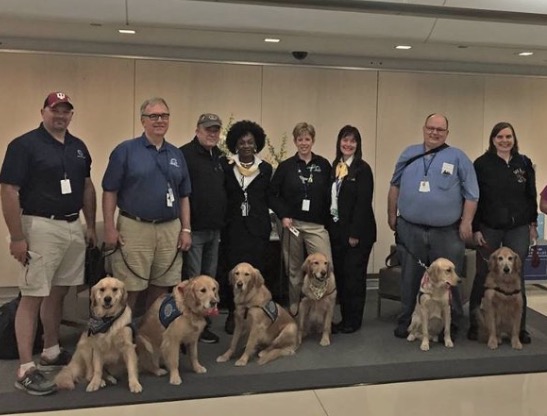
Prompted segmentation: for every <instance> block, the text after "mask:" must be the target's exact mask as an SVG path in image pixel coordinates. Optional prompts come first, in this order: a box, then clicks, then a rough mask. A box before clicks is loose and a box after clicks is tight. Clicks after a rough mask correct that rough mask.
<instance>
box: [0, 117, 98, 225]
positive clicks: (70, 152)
mask: <svg viewBox="0 0 547 416" xmlns="http://www.w3.org/2000/svg"><path fill="white" fill-rule="evenodd" d="M90 170H91V156H90V155H89V152H88V150H87V147H86V146H85V144H84V142H83V141H81V140H80V139H78V138H77V137H74V136H73V135H71V134H70V133H69V132H68V131H67V132H66V134H65V142H64V144H63V143H61V142H59V141H58V140H56V139H55V138H53V136H51V134H49V132H48V131H47V130H46V129H45V128H44V125H43V124H42V123H41V124H40V126H39V127H38V128H37V129H35V130H32V131H29V132H28V133H26V134H24V135H22V136H20V137H18V138H16V139H14V140H13V141H12V142H11V143H10V144H9V145H8V149H7V152H6V157H5V159H4V163H3V165H2V171H1V172H0V182H1V183H5V184H10V185H16V186H19V187H20V190H19V201H20V204H21V208H22V209H23V213H29V214H38V215H48V216H49V215H68V214H73V213H76V212H79V211H80V209H81V208H82V206H83V201H84V188H85V179H86V178H89V173H90ZM65 178H66V179H70V186H71V189H72V193H70V194H64V195H63V194H62V193H61V180H62V179H65Z"/></svg>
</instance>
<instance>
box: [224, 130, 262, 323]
mask: <svg viewBox="0 0 547 416" xmlns="http://www.w3.org/2000/svg"><path fill="white" fill-rule="evenodd" d="M265 139H266V135H265V133H264V130H263V129H262V127H260V125H258V124H257V123H254V122H252V121H247V120H243V121H239V122H237V123H235V124H234V125H233V126H232V127H231V128H230V130H229V131H228V134H227V135H226V145H227V146H228V149H229V150H230V152H231V153H233V154H234V156H233V157H231V158H227V159H223V163H222V167H223V169H224V172H225V177H226V193H227V195H228V209H227V217H226V228H225V229H224V230H223V234H222V240H223V246H224V248H225V256H226V263H227V264H226V265H227V267H228V270H231V269H232V268H234V266H236V265H237V264H238V263H241V262H247V263H250V264H252V265H253V266H254V267H255V268H257V269H258V270H260V271H261V272H262V273H264V264H265V256H266V253H267V248H268V242H269V240H270V231H271V220H270V214H269V211H268V192H269V187H270V178H271V176H272V165H270V164H269V163H268V162H265V161H263V160H261V159H260V158H259V157H258V156H257V154H258V153H259V152H260V151H261V150H262V149H263V148H264V144H265ZM231 296H232V295H231V294H230V299H229V300H228V305H227V306H228V310H229V315H228V318H227V320H226V325H225V329H226V332H228V333H232V332H233V325H234V321H233V299H232V297H231Z"/></svg>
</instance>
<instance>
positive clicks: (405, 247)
mask: <svg viewBox="0 0 547 416" xmlns="http://www.w3.org/2000/svg"><path fill="white" fill-rule="evenodd" d="M395 241H396V243H397V245H400V246H401V247H403V248H404V249H405V250H406V252H407V253H408V254H410V257H412V258H413V259H414V261H416V263H418V265H419V266H421V267H423V268H424V270H427V269H428V268H429V266H428V265H427V264H425V263H424V262H423V261H422V259H420V258H419V257H418V256H416V255H415V254H414V253H413V252H412V251H411V250H410V249H409V248H408V247H407V245H406V244H405V243H403V242H402V241H401V240H399V239H398V238H397V235H395ZM388 258H389V256H388ZM386 261H387V259H386Z"/></svg>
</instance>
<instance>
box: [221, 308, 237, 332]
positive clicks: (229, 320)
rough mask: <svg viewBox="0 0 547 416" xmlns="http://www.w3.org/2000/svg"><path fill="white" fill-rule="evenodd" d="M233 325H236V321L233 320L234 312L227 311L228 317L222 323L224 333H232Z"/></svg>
mask: <svg viewBox="0 0 547 416" xmlns="http://www.w3.org/2000/svg"><path fill="white" fill-rule="evenodd" d="M235 326H236V321H235V317H234V313H233V312H229V313H228V317H227V318H226V322H225V323H224V331H226V333H227V334H229V335H233V334H234V329H235Z"/></svg>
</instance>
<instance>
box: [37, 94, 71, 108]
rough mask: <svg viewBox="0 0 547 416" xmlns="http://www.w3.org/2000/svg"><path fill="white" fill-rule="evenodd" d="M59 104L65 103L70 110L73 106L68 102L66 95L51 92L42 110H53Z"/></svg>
mask: <svg viewBox="0 0 547 416" xmlns="http://www.w3.org/2000/svg"><path fill="white" fill-rule="evenodd" d="M61 103H67V104H68V105H69V106H70V108H74V106H73V105H72V103H71V102H70V97H69V96H68V95H66V94H65V93H64V92H60V91H54V92H51V93H50V94H49V95H48V96H47V97H46V100H45V101H44V107H43V108H46V107H49V108H53V107H55V106H56V105H57V104H61Z"/></svg>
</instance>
